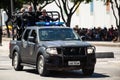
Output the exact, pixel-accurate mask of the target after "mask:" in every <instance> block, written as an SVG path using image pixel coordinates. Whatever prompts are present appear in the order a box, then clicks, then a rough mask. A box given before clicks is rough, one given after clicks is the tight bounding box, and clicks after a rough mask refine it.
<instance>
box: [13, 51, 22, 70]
mask: <svg viewBox="0 0 120 80" xmlns="http://www.w3.org/2000/svg"><path fill="white" fill-rule="evenodd" d="M12 64H13V67H14V69H15V70H16V71H21V70H23V66H22V65H20V58H19V54H18V53H17V52H15V53H14V55H13V59H12Z"/></svg>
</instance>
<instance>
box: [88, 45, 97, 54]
mask: <svg viewBox="0 0 120 80" xmlns="http://www.w3.org/2000/svg"><path fill="white" fill-rule="evenodd" d="M94 52H95V47H88V48H87V53H88V54H92V53H94Z"/></svg>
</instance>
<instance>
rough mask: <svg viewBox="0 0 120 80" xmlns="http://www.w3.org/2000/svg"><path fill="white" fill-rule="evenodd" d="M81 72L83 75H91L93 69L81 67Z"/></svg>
mask: <svg viewBox="0 0 120 80" xmlns="http://www.w3.org/2000/svg"><path fill="white" fill-rule="evenodd" d="M82 72H83V74H84V75H85V76H91V75H92V74H93V73H94V68H93V69H85V68H83V69H82Z"/></svg>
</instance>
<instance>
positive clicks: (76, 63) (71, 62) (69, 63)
mask: <svg viewBox="0 0 120 80" xmlns="http://www.w3.org/2000/svg"><path fill="white" fill-rule="evenodd" d="M68 65H69V66H72V65H73V66H75V65H80V61H68Z"/></svg>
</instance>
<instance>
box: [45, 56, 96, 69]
mask: <svg viewBox="0 0 120 80" xmlns="http://www.w3.org/2000/svg"><path fill="white" fill-rule="evenodd" d="M45 61H46V65H47V68H48V69H49V70H78V69H82V68H87V69H88V68H94V66H95V63H96V57H95V55H94V54H89V55H84V56H83V55H82V56H80V55H76V56H58V55H52V56H49V57H47V58H46V59H45ZM69 61H79V62H80V64H79V65H69Z"/></svg>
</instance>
